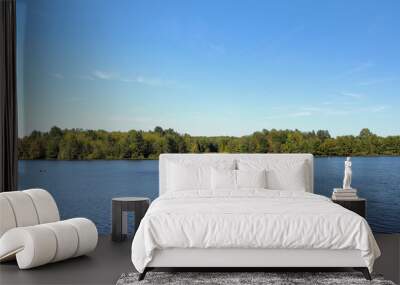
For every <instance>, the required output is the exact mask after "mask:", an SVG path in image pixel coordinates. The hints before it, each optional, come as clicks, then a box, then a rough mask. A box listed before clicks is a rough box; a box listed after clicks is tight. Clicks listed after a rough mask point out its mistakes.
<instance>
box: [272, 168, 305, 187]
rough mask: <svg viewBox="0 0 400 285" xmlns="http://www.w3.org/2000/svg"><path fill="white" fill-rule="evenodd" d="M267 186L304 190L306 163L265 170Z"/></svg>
mask: <svg viewBox="0 0 400 285" xmlns="http://www.w3.org/2000/svg"><path fill="white" fill-rule="evenodd" d="M267 181H268V188H269V189H274V190H291V191H304V192H305V191H306V188H307V178H306V164H305V162H304V161H303V162H301V163H295V164H292V165H290V166H289V167H288V166H287V165H286V167H282V168H280V167H279V168H274V169H270V170H268V172H267Z"/></svg>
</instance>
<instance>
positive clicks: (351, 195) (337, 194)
mask: <svg viewBox="0 0 400 285" xmlns="http://www.w3.org/2000/svg"><path fill="white" fill-rule="evenodd" d="M332 199H334V200H354V199H358V196H357V189H354V188H352V189H343V188H334V189H333V193H332Z"/></svg>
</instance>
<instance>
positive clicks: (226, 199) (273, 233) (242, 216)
mask: <svg viewBox="0 0 400 285" xmlns="http://www.w3.org/2000/svg"><path fill="white" fill-rule="evenodd" d="M165 248H274V249H279V248H289V249H299V248H301V249H357V250H360V252H361V255H362V258H363V259H364V260H365V264H366V266H367V267H368V268H369V270H370V271H372V267H373V263H374V260H375V259H376V258H377V257H379V255H380V251H379V248H378V246H377V244H376V241H375V239H374V237H373V235H372V232H371V229H370V227H369V225H368V223H367V222H366V221H365V220H364V219H363V218H362V217H360V216H359V215H357V214H355V213H353V212H351V211H349V210H346V209H344V208H342V207H340V206H339V205H337V204H334V203H333V202H331V201H330V200H329V199H328V198H326V197H323V196H320V195H316V194H311V193H307V192H299V191H278V190H273V191H272V190H265V189H262V190H261V189H260V190H258V189H246V190H243V189H241V190H238V191H229V190H226V191H221V190H219V191H218V192H214V193H212V192H208V191H202V192H201V191H182V192H171V193H166V194H164V195H162V196H160V197H159V198H157V199H156V200H155V201H154V202H153V203H152V204H151V206H150V208H149V210H148V211H147V213H146V215H145V217H144V218H143V220H142V222H141V223H140V226H139V229H138V231H137V233H136V235H135V237H134V239H133V243H132V262H133V264H134V266H135V267H136V269H137V270H138V271H139V272H143V270H144V268H145V267H146V265H147V264H148V263H149V262H150V261H151V260H152V257H153V252H154V250H155V249H165Z"/></svg>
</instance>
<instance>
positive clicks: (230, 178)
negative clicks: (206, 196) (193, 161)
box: [211, 168, 236, 190]
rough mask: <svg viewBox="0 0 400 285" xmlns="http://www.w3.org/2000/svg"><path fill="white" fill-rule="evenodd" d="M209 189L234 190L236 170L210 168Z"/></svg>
mask: <svg viewBox="0 0 400 285" xmlns="http://www.w3.org/2000/svg"><path fill="white" fill-rule="evenodd" d="M211 189H212V190H218V189H231V190H233V189H236V170H231V169H215V168H211Z"/></svg>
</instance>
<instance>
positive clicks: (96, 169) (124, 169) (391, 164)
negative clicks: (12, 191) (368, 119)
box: [19, 157, 400, 233]
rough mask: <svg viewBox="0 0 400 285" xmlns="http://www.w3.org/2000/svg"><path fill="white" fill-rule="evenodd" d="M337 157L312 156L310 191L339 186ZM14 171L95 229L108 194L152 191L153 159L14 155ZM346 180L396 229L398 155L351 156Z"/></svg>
mask: <svg viewBox="0 0 400 285" xmlns="http://www.w3.org/2000/svg"><path fill="white" fill-rule="evenodd" d="M343 161H344V158H342V157H332V158H329V157H328V158H316V159H315V187H314V191H315V193H317V194H322V195H325V196H330V195H331V191H332V188H334V187H338V186H340V184H341V181H342V178H343ZM19 174H20V180H19V188H20V189H26V188H32V187H40V188H44V189H47V190H48V191H50V192H51V193H52V194H53V196H54V198H55V200H56V202H57V204H58V206H59V209H60V213H61V217H62V218H63V219H68V218H72V217H77V216H80V217H87V218H90V219H91V220H93V221H94V222H95V223H96V225H97V227H98V230H99V232H100V233H110V229H111V214H110V213H111V198H112V197H118V196H146V197H149V198H151V199H152V200H153V199H155V198H156V197H157V196H158V161H44V160H36V161H20V164H19ZM352 185H353V187H355V188H358V189H359V195H360V196H362V197H365V198H367V199H368V206H367V215H368V217H367V219H368V222H369V223H370V225H371V226H372V229H373V230H374V231H375V232H385V233H400V157H356V158H353V183H352Z"/></svg>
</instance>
